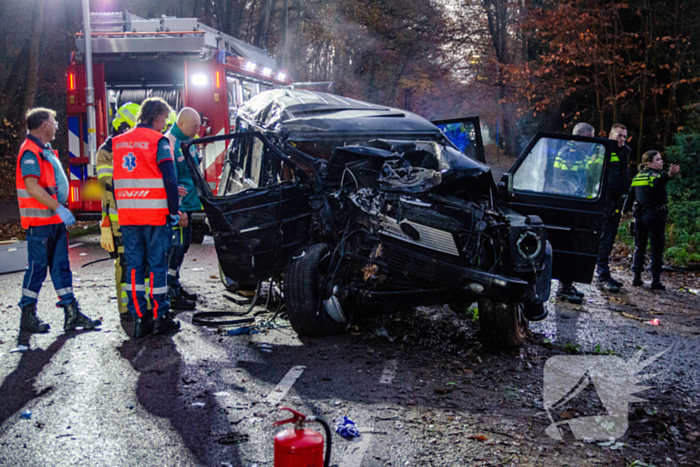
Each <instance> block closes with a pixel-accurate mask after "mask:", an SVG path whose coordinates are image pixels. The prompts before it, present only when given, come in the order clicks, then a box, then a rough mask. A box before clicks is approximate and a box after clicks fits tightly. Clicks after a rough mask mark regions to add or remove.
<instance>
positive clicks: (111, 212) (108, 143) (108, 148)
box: [95, 102, 141, 321]
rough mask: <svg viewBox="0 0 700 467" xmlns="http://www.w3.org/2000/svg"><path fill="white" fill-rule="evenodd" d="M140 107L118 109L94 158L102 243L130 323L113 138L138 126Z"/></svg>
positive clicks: (124, 315) (121, 310)
mask: <svg viewBox="0 0 700 467" xmlns="http://www.w3.org/2000/svg"><path fill="white" fill-rule="evenodd" d="M140 108H141V106H140V105H138V104H134V103H132V102H127V103H126V104H124V105H122V106H121V107H119V110H117V113H116V115H115V117H114V120H113V121H112V127H113V128H114V134H113V135H112V136H110V137H109V138H107V139H106V140H105V142H104V143H103V144H102V146H100V148H99V150H98V151H97V156H96V158H95V162H96V166H97V178H98V180H99V181H100V184H101V185H102V188H103V190H102V226H101V228H102V237H101V240H100V244H101V245H102V247H103V248H104V249H105V250H107V252H109V253H110V254H111V255H112V257H113V258H114V280H115V283H116V288H117V301H118V308H119V316H120V318H121V319H124V320H127V321H131V319H132V316H131V313H129V309H128V306H127V303H128V298H127V294H126V290H125V287H126V258H125V257H124V245H123V244H122V232H121V228H120V226H119V216H118V214H117V203H116V201H115V199H114V186H113V182H112V174H113V163H112V162H113V151H112V138H114V137H115V136H118V135H120V134H122V133H125V132H126V131H128V130H130V129H132V128H133V127H134V126H135V125H136V116H137V115H138V113H139V109H140Z"/></svg>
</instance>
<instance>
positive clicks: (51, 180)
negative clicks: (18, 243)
mask: <svg viewBox="0 0 700 467" xmlns="http://www.w3.org/2000/svg"><path fill="white" fill-rule="evenodd" d="M25 151H30V152H32V153H33V154H34V155H35V156H36V158H37V160H38V161H39V166H40V169H41V176H40V177H39V186H40V187H41V188H43V189H44V190H46V191H47V192H48V194H49V195H51V197H52V198H53V199H55V200H58V198H57V197H56V193H57V190H56V174H55V173H54V171H53V165H51V162H49V161H48V160H47V159H46V158H44V155H43V152H44V151H43V149H42V148H41V147H39V145H38V144H36V143H35V142H34V141H32V140H31V139H29V138H27V139H26V140H24V143H22V146H20V148H19V155H18V156H17V169H16V172H15V178H16V180H17V181H16V183H17V200H18V201H19V215H20V217H21V219H22V227H23V228H25V229H28V228H30V227H37V226H40V225H52V224H60V223H62V222H63V220H61V217H60V216H59V215H58V214H56V211H54V210H53V209H50V208H48V207H46V206H44V205H43V204H41V203H40V202H39V201H37V200H36V199H34V198H33V197H32V195H30V194H29V192H28V191H27V187H26V186H25V184H24V178H22V168H21V167H20V162H21V159H22V154H24V152H25Z"/></svg>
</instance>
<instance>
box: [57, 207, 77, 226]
mask: <svg viewBox="0 0 700 467" xmlns="http://www.w3.org/2000/svg"><path fill="white" fill-rule="evenodd" d="M56 214H58V215H59V216H61V220H62V221H63V223H64V224H66V227H70V226H71V225H73V224H75V216H73V213H72V212H70V211H69V210H68V209H66V207H65V206H59V207H58V209H56Z"/></svg>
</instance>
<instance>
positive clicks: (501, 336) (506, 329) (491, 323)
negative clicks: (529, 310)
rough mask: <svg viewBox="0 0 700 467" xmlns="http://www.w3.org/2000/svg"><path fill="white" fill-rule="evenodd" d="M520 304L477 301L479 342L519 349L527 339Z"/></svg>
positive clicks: (526, 326)
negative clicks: (479, 330) (479, 329)
mask: <svg viewBox="0 0 700 467" xmlns="http://www.w3.org/2000/svg"><path fill="white" fill-rule="evenodd" d="M522 307H523V305H522V303H500V302H493V301H491V300H479V324H480V325H481V340H482V342H483V343H484V344H487V345H490V346H493V347H520V346H521V345H523V343H524V342H525V338H526V337H527V328H528V324H527V320H526V319H525V317H524V316H523V313H522Z"/></svg>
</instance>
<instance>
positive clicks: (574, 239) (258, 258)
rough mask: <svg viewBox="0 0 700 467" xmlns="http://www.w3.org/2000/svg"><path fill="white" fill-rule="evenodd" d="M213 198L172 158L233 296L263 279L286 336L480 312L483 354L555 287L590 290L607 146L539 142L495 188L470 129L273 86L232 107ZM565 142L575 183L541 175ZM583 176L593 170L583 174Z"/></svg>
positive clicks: (522, 332) (518, 330) (537, 311)
mask: <svg viewBox="0 0 700 467" xmlns="http://www.w3.org/2000/svg"><path fill="white" fill-rule="evenodd" d="M221 142H227V143H226V144H227V146H226V147H227V149H226V157H225V162H224V168H223V171H222V175H221V179H220V181H219V184H218V187H216V192H213V191H212V189H211V188H210V187H209V186H208V185H207V183H206V181H205V179H204V178H203V177H202V174H201V172H200V170H199V168H198V167H197V166H196V165H195V163H194V161H193V160H192V158H191V157H189V145H190V144H194V143H195V142H194V141H191V142H187V143H184V144H183V154H185V155H186V158H187V164H188V166H189V168H190V171H191V172H192V175H193V179H194V183H195V186H196V188H197V191H198V194H199V197H200V200H201V202H202V205H203V207H204V210H205V212H206V214H207V218H208V222H209V224H210V227H211V231H212V234H213V237H214V242H215V246H216V251H217V255H218V258H219V262H220V273H221V275H222V277H223V278H224V280H225V281H226V284H227V285H228V286H229V288H231V289H235V288H236V287H244V288H249V287H254V285H255V284H257V283H259V282H261V281H265V280H268V279H270V278H274V279H276V280H279V281H280V282H281V283H282V285H283V292H284V300H285V305H286V311H287V315H288V316H289V320H290V323H291V325H292V327H293V328H294V330H295V331H296V332H297V333H298V334H299V335H304V336H323V335H330V334H334V333H339V332H342V331H343V330H345V329H346V328H348V326H349V324H351V323H352V322H353V321H355V320H357V319H359V318H361V317H362V316H363V315H367V314H371V313H377V312H380V311H382V310H386V309H392V310H396V309H399V308H400V307H410V306H415V305H420V304H423V305H427V304H448V305H450V306H451V307H453V308H454V309H457V310H459V309H463V308H466V307H468V306H470V305H471V304H472V303H474V302H478V305H479V322H480V327H481V333H482V339H483V340H484V341H485V343H488V344H491V345H496V346H503V347H512V346H518V345H521V344H522V343H523V341H524V339H525V337H526V331H527V325H528V324H527V323H528V321H536V320H541V319H544V318H545V317H546V315H547V311H546V308H545V306H544V303H545V302H546V301H547V299H548V298H549V294H550V282H551V279H552V277H558V278H566V279H568V280H573V281H577V282H590V281H591V279H592V275H593V268H594V264H595V260H596V255H597V251H598V239H599V237H600V228H601V223H602V203H603V201H604V199H603V198H604V193H605V183H606V177H605V173H606V170H607V165H608V160H609V153H610V152H611V151H612V149H613V148H612V145H611V143H614V142H611V141H609V140H605V139H599V138H585V137H578V136H571V135H560V134H551V133H540V134H538V135H537V136H536V137H535V138H534V139H533V140H532V141H531V142H530V144H529V145H528V147H527V148H526V149H525V151H524V152H523V154H522V155H521V156H520V157H519V158H518V159H517V161H516V162H515V164H514V165H513V167H512V168H511V169H510V170H509V171H508V172H507V173H506V174H504V175H503V178H502V180H501V181H500V183H498V184H496V183H495V182H494V179H493V176H492V174H491V170H490V168H489V167H488V166H487V165H485V163H484V149H483V144H482V139H481V133H480V125H479V121H478V118H475V117H472V118H465V119H453V120H448V121H442V122H435V123H431V122H429V121H427V120H425V119H423V118H421V117H419V116H417V115H415V114H412V113H410V112H406V111H403V110H398V109H394V108H390V107H385V106H380V105H374V104H370V103H366V102H361V101H358V100H355V99H350V98H346V97H341V96H335V95H331V94H326V93H320V92H312V91H304V90H290V89H275V90H271V91H266V92H263V93H260V94H258V95H257V96H255V97H254V98H252V99H251V100H250V101H249V102H248V103H247V104H246V105H245V106H244V107H242V108H241V109H239V111H238V114H237V119H236V127H235V132H234V133H232V134H228V135H220V136H213V137H206V138H200V139H197V140H196V144H198V145H199V144H210V143H217V144H222V143H221ZM567 145H569V146H570V145H574V147H577V148H578V149H579V150H580V151H582V152H584V153H586V154H588V155H589V156H588V157H589V158H590V159H591V160H595V161H597V162H599V163H595V164H588V165H587V170H589V173H587V174H586V177H585V180H586V187H585V189H582V190H579V191H577V190H575V189H571V186H573V183H569V184H562V183H561V181H558V180H556V177H555V176H554V175H553V174H554V162H555V158H556V157H557V155H558V154H560V152H561V151H562V150H565V149H566V148H567V147H569V146H567ZM589 167H590V169H588V168H589Z"/></svg>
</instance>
